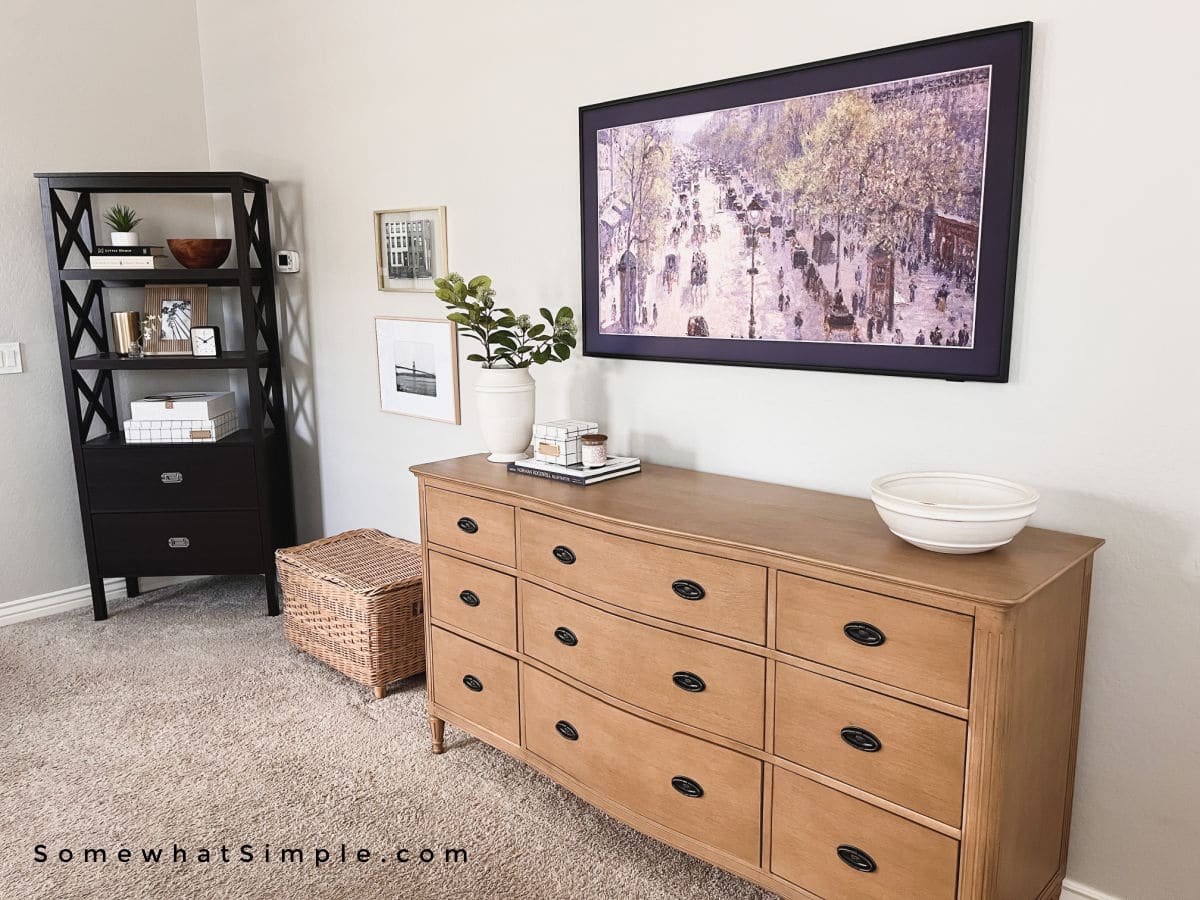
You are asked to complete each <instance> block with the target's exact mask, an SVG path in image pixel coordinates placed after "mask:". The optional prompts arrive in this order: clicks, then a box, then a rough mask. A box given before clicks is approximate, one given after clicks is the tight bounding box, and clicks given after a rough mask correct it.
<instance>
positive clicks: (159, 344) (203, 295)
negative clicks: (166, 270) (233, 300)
mask: <svg viewBox="0 0 1200 900" xmlns="http://www.w3.org/2000/svg"><path fill="white" fill-rule="evenodd" d="M144 309H145V314H146V316H147V318H149V317H150V316H154V324H153V330H152V331H151V333H150V336H149V338H148V340H147V341H146V342H145V346H144V347H143V352H145V353H146V354H148V355H150V356H170V355H186V354H190V353H191V352H192V338H191V330H192V328H193V327H194V326H198V325H207V324H208V287H207V285H203V284H152V285H147V287H146V301H145V306H144Z"/></svg>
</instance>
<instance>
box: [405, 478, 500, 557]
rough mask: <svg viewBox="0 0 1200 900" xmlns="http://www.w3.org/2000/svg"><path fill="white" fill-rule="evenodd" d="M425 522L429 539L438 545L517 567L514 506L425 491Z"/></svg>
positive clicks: (444, 492) (449, 493)
mask: <svg viewBox="0 0 1200 900" xmlns="http://www.w3.org/2000/svg"><path fill="white" fill-rule="evenodd" d="M425 520H426V531H427V533H428V536H429V540H430V541H432V542H433V543H435V544H441V545H442V546H443V547H453V548H454V549H455V550H461V551H463V552H464V553H470V554H472V555H473V556H479V557H482V558H484V559H490V560H492V562H498V563H501V564H502V565H506V566H512V565H516V562H517V551H516V525H515V521H516V520H515V519H514V518H513V508H512V507H511V506H507V505H506V504H503V503H495V502H493V501H491V500H481V499H479V498H478V497H468V496H467V495H466V494H455V493H452V492H451V491H443V490H440V489H438V488H425Z"/></svg>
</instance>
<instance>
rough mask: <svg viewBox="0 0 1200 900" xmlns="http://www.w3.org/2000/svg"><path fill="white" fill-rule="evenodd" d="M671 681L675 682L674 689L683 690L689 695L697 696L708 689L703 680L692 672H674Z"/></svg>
mask: <svg viewBox="0 0 1200 900" xmlns="http://www.w3.org/2000/svg"><path fill="white" fill-rule="evenodd" d="M671 680H672V681H673V682H675V687H677V688H680V689H681V690H685V691H687V692H688V693H689V694H699V693H700V692H701V691H702V690H704V689H705V688H706V687H708V685H706V684H705V683H704V679H703V678H701V677H700V676H699V675H697V674H695V673H694V672H676V673H675V674H674V675H672V676H671Z"/></svg>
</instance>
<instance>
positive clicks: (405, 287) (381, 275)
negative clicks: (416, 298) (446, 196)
mask: <svg viewBox="0 0 1200 900" xmlns="http://www.w3.org/2000/svg"><path fill="white" fill-rule="evenodd" d="M449 271H450V267H449V262H448V260H447V240H446V207H444V206H423V207H411V208H408V209H377V210H375V273H376V281H377V286H378V289H379V290H381V291H410V292H416V293H425V294H432V293H433V292H434V290H435V288H434V285H433V282H434V279H436V278H445V277H446V275H447V273H449Z"/></svg>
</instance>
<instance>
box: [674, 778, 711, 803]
mask: <svg viewBox="0 0 1200 900" xmlns="http://www.w3.org/2000/svg"><path fill="white" fill-rule="evenodd" d="M671 787H673V788H675V790H677V791H679V793H681V794H683V796H685V797H692V798H695V797H703V796H704V788H702V787H700V785H699V784H697V783H696V782H695V781H692V779H690V778H686V777H684V776H683V775H676V776H675V777H674V778H672V779H671Z"/></svg>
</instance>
